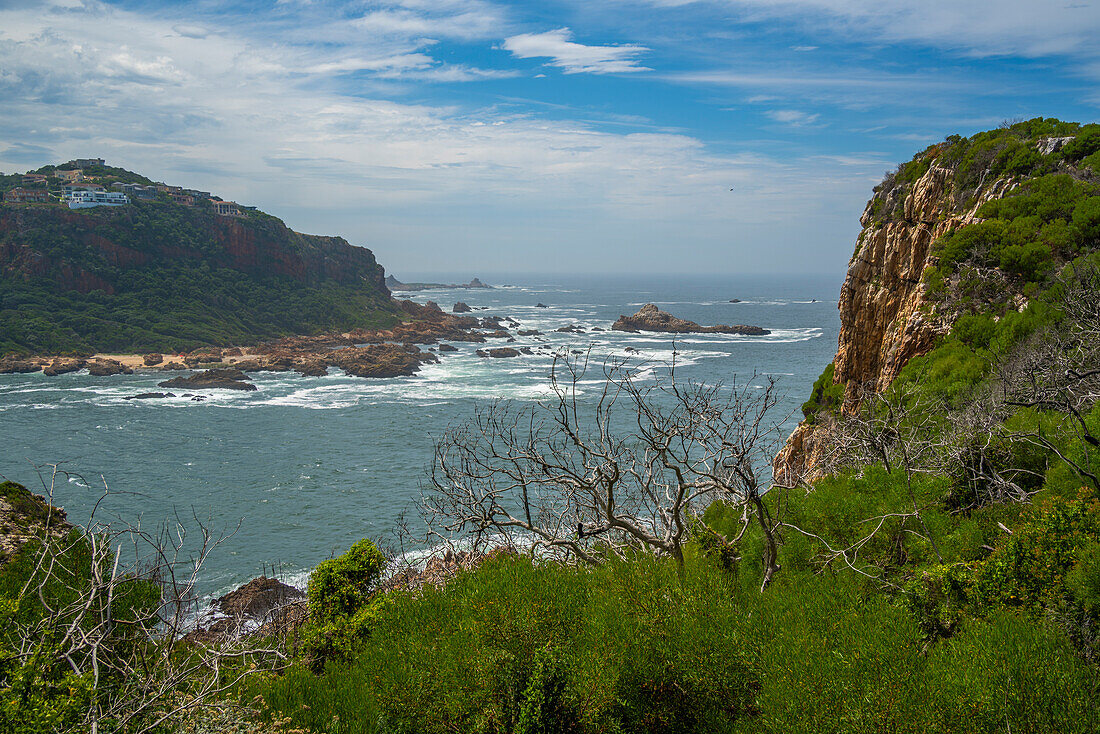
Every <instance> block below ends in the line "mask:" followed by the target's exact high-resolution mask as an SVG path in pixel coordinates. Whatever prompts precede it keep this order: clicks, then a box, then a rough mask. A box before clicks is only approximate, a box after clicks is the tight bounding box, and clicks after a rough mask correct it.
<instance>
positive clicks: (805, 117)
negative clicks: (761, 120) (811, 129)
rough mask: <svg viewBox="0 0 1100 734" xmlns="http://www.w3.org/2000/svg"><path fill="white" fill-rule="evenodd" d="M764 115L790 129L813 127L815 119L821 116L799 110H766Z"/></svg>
mask: <svg viewBox="0 0 1100 734" xmlns="http://www.w3.org/2000/svg"><path fill="white" fill-rule="evenodd" d="M764 114H765V115H767V116H768V117H770V118H771V119H773V120H775V121H776V122H781V123H783V124H784V125H790V126H792V127H805V126H807V125H813V124H814V123H815V122H817V118H819V117H820V116H821V115H819V114H816V113H814V114H810V113H808V112H803V111H801V110H768V111H767V112H765V113H764Z"/></svg>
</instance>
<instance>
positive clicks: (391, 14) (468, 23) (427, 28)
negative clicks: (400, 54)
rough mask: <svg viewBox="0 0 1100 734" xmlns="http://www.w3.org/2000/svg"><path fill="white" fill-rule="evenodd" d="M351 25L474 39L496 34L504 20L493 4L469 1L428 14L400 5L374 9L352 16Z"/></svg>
mask: <svg viewBox="0 0 1100 734" xmlns="http://www.w3.org/2000/svg"><path fill="white" fill-rule="evenodd" d="M352 25H353V26H354V27H355V28H357V29H359V30H362V31H365V32H367V33H375V34H383V35H399V36H407V37H416V36H427V37H432V38H458V39H463V40H475V39H485V38H494V37H499V34H500V31H501V29H502V26H503V25H504V20H503V17H502V16H501V14H500V12H499V11H497V10H496V9H495V8H493V7H491V6H489V5H485V4H483V3H471V4H470V5H469V7H468V9H465V10H461V11H458V12H453V13H435V14H429V13H424V12H417V11H414V10H409V9H407V8H400V7H392V8H387V9H382V10H375V11H372V12H370V13H367V14H366V15H363V16H361V17H359V18H356V19H355V20H353V21H352Z"/></svg>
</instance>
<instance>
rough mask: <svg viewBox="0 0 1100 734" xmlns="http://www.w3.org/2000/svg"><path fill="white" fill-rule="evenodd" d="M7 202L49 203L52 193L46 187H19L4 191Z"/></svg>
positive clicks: (5, 201)
mask: <svg viewBox="0 0 1100 734" xmlns="http://www.w3.org/2000/svg"><path fill="white" fill-rule="evenodd" d="M4 203H5V204H49V203H50V195H49V194H48V193H46V190H45V189H24V188H22V187H17V188H14V189H11V190H10V191H6V192H4Z"/></svg>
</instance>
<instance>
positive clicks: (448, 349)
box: [439, 344, 458, 352]
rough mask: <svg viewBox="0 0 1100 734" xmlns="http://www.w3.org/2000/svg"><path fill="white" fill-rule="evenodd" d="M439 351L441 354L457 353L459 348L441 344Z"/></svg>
mask: <svg viewBox="0 0 1100 734" xmlns="http://www.w3.org/2000/svg"><path fill="white" fill-rule="evenodd" d="M439 351H441V352H457V351H458V347H452V346H451V345H450V344H440V345H439Z"/></svg>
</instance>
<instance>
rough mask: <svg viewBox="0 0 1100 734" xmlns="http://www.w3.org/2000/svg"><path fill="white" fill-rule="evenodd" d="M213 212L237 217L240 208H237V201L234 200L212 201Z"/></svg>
mask: <svg viewBox="0 0 1100 734" xmlns="http://www.w3.org/2000/svg"><path fill="white" fill-rule="evenodd" d="M211 204H213V205H214V213H215V214H220V215H221V216H223V217H239V216H241V210H240V209H238V208H237V202H235V201H213V202H211Z"/></svg>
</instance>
